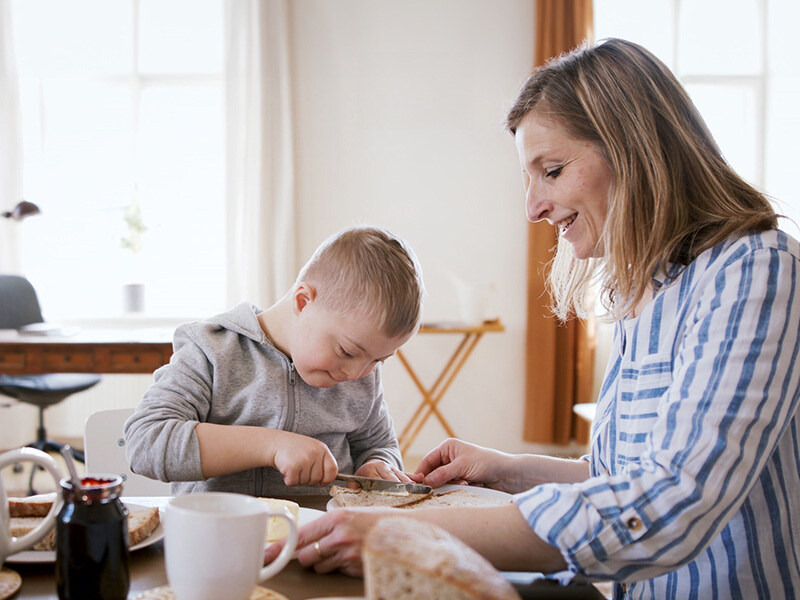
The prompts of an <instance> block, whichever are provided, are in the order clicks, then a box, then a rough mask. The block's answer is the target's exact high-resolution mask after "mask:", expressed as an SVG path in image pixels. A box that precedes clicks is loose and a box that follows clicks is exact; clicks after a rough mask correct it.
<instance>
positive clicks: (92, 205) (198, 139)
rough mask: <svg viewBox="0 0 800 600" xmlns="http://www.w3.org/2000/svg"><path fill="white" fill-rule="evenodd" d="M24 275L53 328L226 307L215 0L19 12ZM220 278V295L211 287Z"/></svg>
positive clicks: (218, 1) (21, 4)
mask: <svg viewBox="0 0 800 600" xmlns="http://www.w3.org/2000/svg"><path fill="white" fill-rule="evenodd" d="M12 15H13V33H14V40H15V47H16V58H17V67H18V71H19V76H20V101H21V106H22V127H23V128H22V131H23V190H24V198H25V199H26V200H29V201H31V202H35V203H36V204H38V205H39V206H40V207H41V209H42V215H40V216H37V217H35V218H31V219H28V220H26V221H25V224H24V227H22V228H20V229H21V233H22V236H23V238H22V242H21V243H22V247H21V260H22V270H23V272H24V273H25V274H26V275H27V276H28V277H29V278H30V279H31V280H32V281H33V282H34V285H35V286H36V287H37V291H38V292H39V295H40V300H41V302H42V308H43V311H44V312H45V316H46V318H48V319H51V320H52V319H54V318H72V317H113V316H118V315H120V314H121V313H122V312H123V303H122V286H123V285H125V284H127V283H133V282H137V283H143V284H144V285H145V289H146V292H145V303H146V304H145V309H146V313H147V314H148V316H178V317H180V316H194V315H202V314H213V313H215V312H218V311H220V310H222V309H224V308H225V306H224V302H225V297H224V290H225V285H224V282H225V246H226V244H225V235H224V227H222V226H221V224H222V223H224V217H225V212H224V166H225V161H224V152H225V138H224V72H223V64H224V56H223V7H222V0H170V1H169V2H161V1H159V0H115V1H114V2H108V1H106V0H70V1H69V2H63V0H14V2H13V4H12ZM209 282H214V283H215V284H214V285H209Z"/></svg>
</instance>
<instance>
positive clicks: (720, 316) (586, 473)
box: [268, 39, 800, 599]
mask: <svg viewBox="0 0 800 600" xmlns="http://www.w3.org/2000/svg"><path fill="white" fill-rule="evenodd" d="M507 124H508V128H509V130H510V131H511V132H512V133H513V134H514V136H515V140H516V144H517V149H518V152H519V156H520V161H521V164H522V171H523V178H524V181H525V188H526V208H527V216H528V218H529V219H530V220H531V221H540V220H543V219H544V220H547V221H548V222H549V223H551V224H552V225H553V226H555V227H557V228H558V230H559V242H558V249H557V252H556V257H555V259H554V262H553V268H552V272H551V275H550V285H551V288H552V292H553V297H554V299H555V306H554V309H555V313H556V314H557V315H558V316H559V317H561V318H566V317H567V316H568V315H570V314H572V313H575V314H578V315H583V314H585V313H586V312H587V311H588V310H589V309H590V306H589V305H588V303H587V302H586V298H587V297H589V293H588V292H589V290H590V289H594V286H597V288H598V289H599V290H600V292H601V293H600V298H601V301H602V302H603V306H604V307H605V308H606V310H607V314H608V316H609V317H610V318H611V319H613V320H614V321H615V322H616V330H615V336H614V342H613V350H612V353H611V357H610V361H609V364H608V367H607V371H606V375H605V379H604V382H603V385H602V388H601V392H600V397H599V399H598V406H597V416H596V418H595V422H594V424H593V426H592V440H591V451H590V454H589V455H588V456H587V457H584V459H580V460H562V459H555V458H550V457H543V456H531V455H518V456H512V455H508V454H503V453H500V452H496V451H492V450H488V449H485V448H480V447H478V446H473V445H470V444H467V443H464V442H460V441H456V440H448V441H446V442H444V443H443V444H442V445H441V446H439V447H438V448H436V449H435V450H433V451H432V452H431V453H430V454H429V455H428V456H426V457H425V458H424V459H423V460H422V462H421V464H420V466H419V468H418V472H417V474H415V476H414V478H415V479H417V480H424V482H425V483H428V484H430V485H433V486H438V485H441V484H443V483H446V482H448V481H452V480H466V481H468V482H470V483H479V484H483V485H487V486H489V487H493V488H496V489H501V490H505V491H508V492H512V493H516V494H517V495H516V496H515V504H513V505H509V506H503V507H498V508H477V509H467V508H464V509H450V510H442V509H428V510H422V509H420V510H417V511H414V512H413V513H409V516H413V517H414V518H419V519H425V520H431V521H435V522H437V523H439V524H440V525H443V526H444V527H446V528H447V529H449V530H450V531H451V532H453V533H454V534H456V535H458V536H459V537H461V538H462V539H464V540H465V541H466V542H467V543H469V544H471V545H472V546H474V547H475V548H476V549H477V550H478V551H479V552H481V553H482V554H483V555H484V556H486V557H487V558H489V559H490V560H491V561H492V562H493V563H494V564H495V565H496V566H497V567H498V568H501V569H506V570H529V571H558V570H563V569H568V570H569V571H571V572H573V573H576V574H580V575H582V576H585V577H588V578H590V579H594V580H611V581H614V582H615V583H616V585H615V592H614V597H615V598H622V597H626V596H627V597H631V598H676V599H677V598H691V597H703V598H712V597H713V598H793V597H795V596H796V595H797V594H800V592H799V591H798V590H800V535H798V534H797V532H798V531H800V529H799V528H800V493H798V490H800V402H799V400H798V399H799V398H800V391H799V390H800V366H799V365H798V358H799V356H798V354H799V351H798V346H799V345H800V336H799V335H798V323H799V322H800V298H798V293H800V290H799V289H798V285H797V272H798V266H800V261H799V259H800V246H799V245H798V243H797V241H795V240H794V239H792V238H791V237H789V236H787V235H786V234H785V233H783V232H781V231H779V230H778V229H777V216H776V214H775V213H774V212H773V210H772V208H771V207H770V204H769V202H768V201H767V199H766V198H765V197H764V196H763V195H762V194H761V193H759V192H758V191H756V190H755V189H753V188H752V187H751V186H750V185H748V184H747V183H746V182H744V181H743V180H742V179H741V178H740V177H739V176H737V175H736V173H734V171H733V170H732V169H731V168H730V167H729V166H728V164H727V163H726V162H725V160H724V159H723V158H722V156H721V154H720V151H719V149H718V148H717V146H716V144H715V142H714V140H713V139H712V136H711V134H710V133H709V131H708V129H707V128H706V126H705V124H704V122H703V120H702V118H701V117H700V115H699V114H698V112H697V110H696V108H695V107H694V105H693V104H692V102H691V101H690V99H689V97H688V95H687V94H686V92H685V91H684V90H683V89H682V87H681V86H680V84H679V82H678V81H677V80H676V78H675V77H674V76H673V75H672V74H671V73H670V72H669V70H668V69H667V68H666V67H665V66H664V65H663V64H662V63H661V62H660V61H659V60H658V59H657V58H655V57H654V56H653V55H652V54H650V53H649V52H647V51H646V50H644V49H643V48H641V47H639V46H637V45H635V44H632V43H629V42H625V41H623V40H615V39H612V40H608V41H606V42H604V43H601V44H599V45H596V46H594V47H588V48H582V49H580V50H577V51H575V52H573V53H571V54H569V55H566V56H564V57H561V58H559V59H557V60H555V61H552V62H551V63H549V64H548V65H546V66H544V67H542V68H541V69H539V70H537V71H536V72H535V73H534V74H533V75H532V76H531V78H530V79H529V80H528V81H527V82H526V83H525V85H524V86H523V88H522V90H521V92H520V94H519V96H518V98H517V101H516V103H515V105H514V107H513V108H512V109H511V111H510V113H509V115H508V119H507ZM437 511H439V512H437ZM383 514H386V513H385V511H379V510H374V511H353V510H350V511H344V510H341V511H340V510H337V511H334V512H332V513H331V514H329V515H327V516H326V517H325V518H322V519H319V520H318V521H315V522H314V523H312V524H310V525H309V526H307V527H306V528H305V529H304V530H303V531H302V535H301V540H300V546H302V549H301V550H300V553H299V558H300V560H301V562H303V564H308V565H314V568H315V569H317V570H318V571H328V570H332V569H336V568H340V569H342V570H344V571H345V572H348V573H352V574H358V573H359V572H360V568H361V566H360V558H359V550H360V543H361V540H362V538H363V535H364V532H365V531H366V530H368V529H369V527H370V526H371V525H372V523H374V521H375V520H376V519H377V518H380V516H381V515H383ZM315 542H316V544H315ZM272 555H273V553H269V554H268V558H271V557H272Z"/></svg>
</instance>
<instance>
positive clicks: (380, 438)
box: [347, 368, 403, 471]
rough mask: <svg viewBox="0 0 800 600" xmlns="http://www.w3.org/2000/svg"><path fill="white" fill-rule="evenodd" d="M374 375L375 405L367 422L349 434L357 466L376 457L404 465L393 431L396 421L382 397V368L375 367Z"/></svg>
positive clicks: (391, 463) (351, 450) (348, 439)
mask: <svg viewBox="0 0 800 600" xmlns="http://www.w3.org/2000/svg"><path fill="white" fill-rule="evenodd" d="M374 376H375V377H376V379H377V385H376V388H375V389H376V390H377V393H376V394H375V399H374V401H373V403H372V409H371V410H370V412H369V415H368V417H367V420H366V421H365V422H364V424H363V425H362V426H361V427H359V428H358V429H357V430H355V431H353V432H351V433H350V434H348V436H347V441H348V442H349V444H350V455H351V456H352V457H353V465H354V469H355V470H356V471H357V470H358V469H360V468H361V465H363V464H364V463H365V462H367V461H369V460H374V459H379V460H382V461H383V462H385V463H387V464H390V465H392V466H394V467H397V468H398V469H402V468H403V459H402V457H401V455H400V446H399V444H398V443H397V436H396V435H395V432H394V423H393V422H392V417H391V416H390V415H389V408H388V407H387V406H386V401H385V400H384V397H383V384H382V382H381V376H380V368H376V369H375V372H374Z"/></svg>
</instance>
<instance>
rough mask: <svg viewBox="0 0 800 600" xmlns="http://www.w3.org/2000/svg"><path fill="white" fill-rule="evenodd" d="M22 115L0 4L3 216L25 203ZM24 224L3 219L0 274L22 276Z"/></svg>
mask: <svg viewBox="0 0 800 600" xmlns="http://www.w3.org/2000/svg"><path fill="white" fill-rule="evenodd" d="M21 119H22V115H21V112H20V106H19V78H18V76H17V62H16V59H15V57H14V39H13V36H12V27H11V0H0V212H5V211H9V210H11V209H12V208H14V206H16V204H17V203H18V202H19V201H20V200H21V199H22V125H21ZM22 225H23V224H22V223H18V222H15V221H11V220H10V219H3V218H0V273H18V272H19V270H20V261H19V243H18V235H19V234H20V231H19V228H20V227H21V226H22Z"/></svg>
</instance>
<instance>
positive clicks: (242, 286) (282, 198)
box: [225, 0, 298, 308]
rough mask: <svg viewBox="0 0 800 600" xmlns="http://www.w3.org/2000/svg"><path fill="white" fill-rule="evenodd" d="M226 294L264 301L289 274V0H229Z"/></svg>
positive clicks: (283, 287)
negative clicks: (227, 274)
mask: <svg viewBox="0 0 800 600" xmlns="http://www.w3.org/2000/svg"><path fill="white" fill-rule="evenodd" d="M225 13H226V14H225V17H226V24H225V36H226V39H225V52H226V65H225V66H226V77H227V82H226V90H227V91H226V101H227V109H226V110H227V135H228V137H227V175H226V176H227V208H228V222H227V239H228V273H229V276H228V301H229V304H230V305H233V304H236V303H238V302H240V301H243V300H250V301H253V302H255V303H256V304H258V305H259V306H261V307H262V308H267V307H268V306H269V305H271V304H272V303H273V302H275V301H276V300H277V299H278V298H280V297H281V296H282V295H283V294H284V293H285V292H286V291H288V289H289V287H290V286H291V284H292V283H293V281H294V278H295V276H296V271H297V268H298V265H297V264H296V254H297V253H296V251H295V245H296V230H295V189H294V162H293V152H294V150H293V139H292V138H293V133H292V109H291V100H292V99H291V81H290V72H289V64H290V63H289V2H288V0H227V2H226V9H225Z"/></svg>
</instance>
